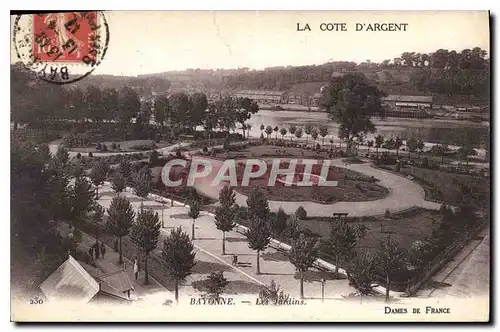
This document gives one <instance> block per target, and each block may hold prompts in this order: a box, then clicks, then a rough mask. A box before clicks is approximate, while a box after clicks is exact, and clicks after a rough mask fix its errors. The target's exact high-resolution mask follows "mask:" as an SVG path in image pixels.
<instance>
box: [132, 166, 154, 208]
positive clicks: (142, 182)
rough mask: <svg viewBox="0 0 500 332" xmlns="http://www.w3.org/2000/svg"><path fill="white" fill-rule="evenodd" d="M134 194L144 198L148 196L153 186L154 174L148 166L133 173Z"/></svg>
mask: <svg viewBox="0 0 500 332" xmlns="http://www.w3.org/2000/svg"><path fill="white" fill-rule="evenodd" d="M132 182H133V185H134V194H135V195H137V196H139V197H141V198H142V202H144V199H145V198H147V197H148V195H149V193H150V192H151V190H152V188H153V175H152V174H151V170H150V169H149V168H148V167H144V168H141V169H140V170H139V172H136V173H134V174H133V175H132Z"/></svg>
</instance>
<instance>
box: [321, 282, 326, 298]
mask: <svg viewBox="0 0 500 332" xmlns="http://www.w3.org/2000/svg"><path fill="white" fill-rule="evenodd" d="M325 283H326V280H325V278H321V302H325Z"/></svg>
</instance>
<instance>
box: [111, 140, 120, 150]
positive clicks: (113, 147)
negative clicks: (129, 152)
mask: <svg viewBox="0 0 500 332" xmlns="http://www.w3.org/2000/svg"><path fill="white" fill-rule="evenodd" d="M117 147H118V146H117V145H116V143H115V142H113V144H111V149H113V150H116V148H117Z"/></svg>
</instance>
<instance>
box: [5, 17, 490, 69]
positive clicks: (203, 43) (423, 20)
mask: <svg viewBox="0 0 500 332" xmlns="http://www.w3.org/2000/svg"><path fill="white" fill-rule="evenodd" d="M105 16H106V18H107V21H108V24H109V35H110V42H109V45H108V51H107V54H106V57H105V59H104V60H103V61H102V63H101V64H100V65H99V67H98V68H96V70H95V72H94V74H112V75H127V76H135V75H141V74H151V73H158V72H164V71H171V70H184V69H187V68H202V69H216V68H241V67H249V68H251V69H263V68H265V67H272V66H296V65H312V64H322V63H325V62H329V61H355V62H362V61H366V60H368V59H369V60H371V61H375V62H379V61H382V60H384V59H392V58H394V57H398V56H400V55H401V53H402V52H405V51H413V52H433V51H435V50H437V49H439V48H446V49H455V50H462V49H464V48H473V47H475V46H479V47H481V48H483V49H485V50H487V51H489V38H490V37H489V21H488V13H487V12H486V11H482V12H477V11H476V12H470V11H469V12H467V11H446V12H437V11H425V12H421V11H420V12H419V11H417V12H390V11H389V12H381V11H372V12H369V11H367V12H363V11H356V12H354V11H350V12H349V11H343V12H341V11H301V12H299V11H281V12H279V11H260V12H256V11H246V12H243V11H219V12H214V11H204V12H201V11H170V12H167V11H150V12H148V11H114V12H109V11H108V12H105ZM297 23H299V24H300V27H301V28H302V29H303V28H304V27H305V24H306V23H307V24H308V25H309V27H310V29H311V31H297ZM321 23H346V28H347V31H321V30H320V24H321ZM356 23H361V24H365V25H366V24H369V23H372V24H373V23H407V29H406V31H355V28H356ZM14 60H15V54H14V57H13V61H14Z"/></svg>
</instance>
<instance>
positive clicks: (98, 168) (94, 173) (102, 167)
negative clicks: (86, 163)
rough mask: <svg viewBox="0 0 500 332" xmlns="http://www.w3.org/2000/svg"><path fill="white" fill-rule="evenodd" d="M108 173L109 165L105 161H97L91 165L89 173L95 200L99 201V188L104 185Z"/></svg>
mask: <svg viewBox="0 0 500 332" xmlns="http://www.w3.org/2000/svg"><path fill="white" fill-rule="evenodd" d="M108 172H109V165H108V164H107V163H106V162H105V161H97V162H95V163H94V165H92V169H91V170H90V173H89V178H90V181H92V184H93V185H94V186H95V190H96V195H95V199H99V186H100V185H101V184H103V183H104V180H106V176H107V175H108Z"/></svg>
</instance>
